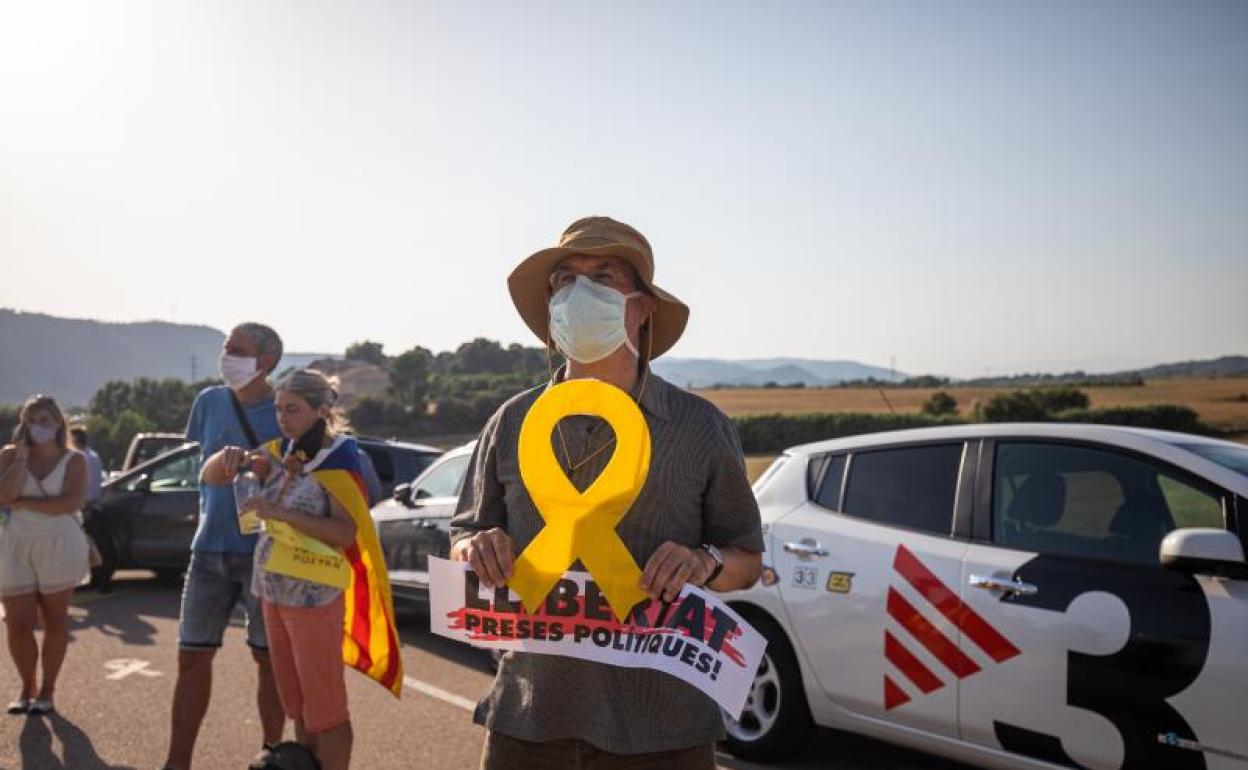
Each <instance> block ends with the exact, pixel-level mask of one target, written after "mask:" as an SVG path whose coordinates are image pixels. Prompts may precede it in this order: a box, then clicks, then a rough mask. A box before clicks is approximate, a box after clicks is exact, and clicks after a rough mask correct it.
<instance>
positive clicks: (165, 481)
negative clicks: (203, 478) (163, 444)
mask: <svg viewBox="0 0 1248 770" xmlns="http://www.w3.org/2000/svg"><path fill="white" fill-rule="evenodd" d="M199 464H200V457H199V453H198V452H189V453H187V454H184V455H181V456H180V457H176V458H174V459H171V460H169V461H168V462H163V463H160V464H158V465H156V466H155V467H153V468H150V469H149V470H148V476H150V477H151V479H152V485H151V490H152V491H153V492H181V491H183V490H187V489H198V488H199Z"/></svg>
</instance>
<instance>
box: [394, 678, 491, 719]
mask: <svg viewBox="0 0 1248 770" xmlns="http://www.w3.org/2000/svg"><path fill="white" fill-rule="evenodd" d="M403 684H405V685H407V686H408V687H410V688H411V689H413V690H415V691H416V692H419V693H424V694H425V695H428V696H429V697H431V698H437V699H438V700H440V701H442V702H443V703H449V704H451V705H452V706H459V707H460V708H461V709H463V710H464V711H476V709H477V704H476V703H473V702H472V701H470V700H468V699H467V698H464V697H462V696H459V695H456V694H455V693H453V692H447V691H446V690H443V689H442V688H441V687H434V686H433V685H431V684H429V683H428V682H422V681H420V680H419V679H413V678H412V677H410V676H405V677H403Z"/></svg>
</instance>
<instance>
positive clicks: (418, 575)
mask: <svg viewBox="0 0 1248 770" xmlns="http://www.w3.org/2000/svg"><path fill="white" fill-rule="evenodd" d="M475 446H476V442H475V441H473V442H470V443H468V444H465V445H463V446H460V447H456V448H455V449H452V450H450V451H449V452H447V453H446V454H444V455H442V456H441V457H439V458H438V460H437V461H436V462H435V463H433V464H432V465H430V466H429V467H428V468H427V469H426V470H425V472H424V473H422V474H421V475H420V476H419V477H418V478H417V479H416V480H415V481H413V482H412V483H411V484H400V485H399V486H397V487H395V490H394V497H393V499H391V500H386V501H385V502H382V503H380V504H378V505H376V506H374V507H373V521H374V523H375V524H376V525H377V536H378V538H380V539H381V550H382V553H383V554H385V559H386V570H387V571H388V572H389V573H390V589H391V592H392V593H393V594H394V597H395V599H396V600H407V601H415V602H425V601H428V598H429V557H430V556H441V557H443V558H445V557H446V556H447V554H448V552H449V551H450V520H451V514H453V513H454V512H455V504H456V502H457V501H458V500H459V491H460V488H461V487H463V485H464V477H465V476H466V475H467V473H468V463H469V461H470V460H471V459H472V450H473V448H474V447H475Z"/></svg>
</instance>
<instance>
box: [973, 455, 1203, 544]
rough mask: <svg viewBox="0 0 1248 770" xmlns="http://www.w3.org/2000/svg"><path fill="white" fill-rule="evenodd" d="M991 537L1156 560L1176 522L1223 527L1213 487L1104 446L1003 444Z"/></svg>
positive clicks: (995, 473)
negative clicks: (1163, 540) (1163, 539)
mask: <svg viewBox="0 0 1248 770" xmlns="http://www.w3.org/2000/svg"><path fill="white" fill-rule="evenodd" d="M992 525H993V540H994V541H995V542H996V543H998V544H1000V545H1004V546H1008V547H1011V548H1019V549H1022V550H1027V551H1040V552H1043V553H1058V554H1065V555H1068V556H1080V557H1085V558H1104V559H1117V560H1121V561H1130V562H1137V563H1141V564H1157V563H1158V549H1159V548H1160V546H1161V541H1162V538H1164V537H1165V536H1166V534H1167V533H1169V532H1170V531H1171V530H1174V529H1176V528H1179V527H1217V528H1222V527H1223V526H1224V519H1223V515H1222V499H1221V495H1220V494H1219V493H1218V492H1217V490H1216V489H1214V488H1212V487H1210V486H1208V485H1206V484H1204V483H1203V482H1200V481H1198V480H1196V479H1194V478H1191V477H1188V476H1187V475H1186V474H1180V472H1178V471H1174V470H1170V469H1167V468H1166V467H1164V466H1162V465H1161V464H1159V463H1152V462H1149V461H1147V460H1144V459H1142V458H1139V457H1136V456H1135V455H1130V454H1127V453H1125V452H1120V451H1116V450H1111V449H1102V448H1097V447H1088V446H1078V445H1072V444H1060V443H1039V442H1036V443H1026V442H1005V443H1001V444H999V445H998V446H997V451H996V461H995V463H994V468H993V494H992Z"/></svg>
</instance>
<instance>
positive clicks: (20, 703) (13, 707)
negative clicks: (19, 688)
mask: <svg viewBox="0 0 1248 770" xmlns="http://www.w3.org/2000/svg"><path fill="white" fill-rule="evenodd" d="M34 702H35V701H34V699H33V698H18V699H17V700H15V701H13V702H12V703H10V704H9V705H8V706H6V707H5V713H6V714H28V713H30V704H32V703H34Z"/></svg>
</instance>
